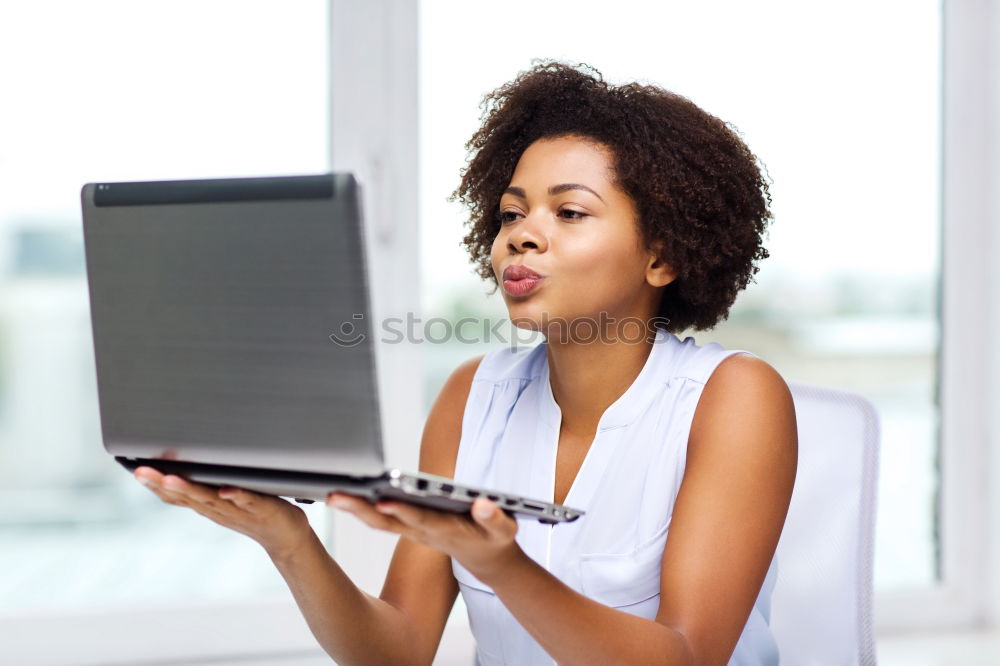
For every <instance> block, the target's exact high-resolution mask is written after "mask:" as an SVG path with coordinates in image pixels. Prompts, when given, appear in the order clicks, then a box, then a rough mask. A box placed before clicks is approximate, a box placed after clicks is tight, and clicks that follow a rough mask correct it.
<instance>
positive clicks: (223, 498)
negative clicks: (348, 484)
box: [133, 467, 312, 557]
mask: <svg viewBox="0 0 1000 666" xmlns="http://www.w3.org/2000/svg"><path fill="white" fill-rule="evenodd" d="M133 475H134V476H135V478H136V479H137V480H138V481H139V482H140V483H142V484H143V485H145V486H146V487H147V488H149V489H150V490H152V491H153V492H154V493H155V494H156V495H157V496H158V497H159V498H160V499H162V500H163V501H164V502H166V503H167V504H173V505H175V506H186V507H188V508H190V509H194V510H195V511H196V512H198V513H200V514H201V515H203V516H205V517H206V518H208V519H209V520H211V521H213V522H215V523H218V524H219V525H222V526H223V527H228V528H229V529H231V530H235V531H236V532H239V533H240V534H245V535H246V536H248V537H250V538H251V539H253V540H254V541H256V542H258V543H259V544H260V545H261V546H263V547H264V549H265V550H266V551H267V552H268V553H269V554H270V555H271V556H272V557H276V556H278V557H280V556H284V555H286V554H288V553H289V552H291V551H293V550H294V549H295V548H297V547H298V546H299V544H301V543H302V542H303V541H305V539H306V538H307V537H309V536H312V527H311V526H310V525H309V519H308V517H307V516H306V514H305V512H304V511H303V510H302V509H301V508H299V507H298V506H296V505H294V504H292V503H291V502H289V501H287V500H284V499H282V498H280V497H274V496H272V495H262V494H259V493H255V492H251V491H249V490H244V489H242V488H233V487H228V486H226V487H222V488H214V487H212V486H208V485H204V484H200V483H192V482H190V481H187V480H186V479H183V478H181V477H179V476H176V475H174V474H162V473H160V472H158V471H157V470H155V469H153V468H152V467H137V468H136V470H135V472H134V474H133Z"/></svg>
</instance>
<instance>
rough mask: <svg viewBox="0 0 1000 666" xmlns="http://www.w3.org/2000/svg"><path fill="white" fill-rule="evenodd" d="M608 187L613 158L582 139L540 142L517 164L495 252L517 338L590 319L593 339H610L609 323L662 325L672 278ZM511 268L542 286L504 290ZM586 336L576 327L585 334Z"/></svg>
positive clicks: (628, 205)
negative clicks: (596, 334) (606, 335)
mask: <svg viewBox="0 0 1000 666" xmlns="http://www.w3.org/2000/svg"><path fill="white" fill-rule="evenodd" d="M612 177H613V171H612V156H611V153H610V152H609V151H608V149H606V148H605V147H603V146H602V145H600V144H597V143H594V142H593V141H589V140H587V139H582V138H579V137H559V138H549V139H540V140H538V141H536V142H534V143H533V144H531V145H530V146H528V148H527V149H526V150H525V151H524V153H523V154H522V155H521V158H520V160H519V161H518V163H517V167H516V168H515V169H514V174H513V176H512V177H511V180H510V184H509V186H508V188H507V190H506V191H505V192H504V194H503V196H502V197H501V198H500V207H499V211H500V212H499V217H500V231H499V233H498V234H497V237H496V239H494V241H493V247H492V251H491V259H492V263H493V272H494V274H495V275H496V277H497V281H498V282H499V283H500V285H501V289H502V291H503V298H504V301H505V302H506V304H507V309H508V312H509V314H510V318H511V320H512V321H513V322H514V324H515V325H516V326H518V327H519V328H527V329H530V330H541V331H544V332H545V333H547V334H552V333H554V332H557V331H565V330H567V329H566V328H565V326H566V325H568V324H571V323H573V322H576V321H577V320H579V319H581V318H587V319H590V320H592V321H593V322H594V323H593V325H592V326H593V327H594V328H593V330H595V331H596V330H605V331H608V330H611V329H609V328H608V325H609V324H611V326H612V328H614V325H613V322H616V321H617V322H621V321H622V320H623V319H625V318H628V317H637V318H639V319H640V320H641V321H643V322H646V321H648V320H649V319H650V318H651V317H653V316H655V315H656V312H657V306H658V304H659V298H660V295H661V293H662V287H663V286H664V285H665V284H667V283H668V282H670V281H671V280H672V279H673V277H674V276H673V274H672V273H671V272H670V270H669V268H668V267H667V266H665V265H664V264H663V262H662V261H659V260H658V259H657V257H656V255H655V254H654V253H653V252H651V251H649V250H647V249H645V248H644V247H643V243H642V236H641V234H640V232H639V228H638V226H637V224H638V221H637V211H636V208H635V205H634V203H633V202H632V200H631V198H630V197H629V196H628V195H626V194H625V193H624V192H623V191H622V190H620V189H619V188H618V187H616V186H614V185H613V184H612ZM511 267H525V268H528V269H531V270H533V271H534V272H536V273H538V274H539V275H540V276H541V278H540V279H537V280H534V279H532V278H530V277H529V278H523V279H521V280H519V281H505V280H504V277H505V276H504V272H505V270H509V269H511ZM508 275H509V274H508ZM515 277H516V276H515ZM602 312H603V313H606V314H604V315H601V313H602ZM563 322H565V323H563ZM553 323H555V325H556V326H559V328H553ZM590 328H591V327H590V326H580V327H579V330H580V334H581V335H587V331H589V330H590ZM570 330H571V331H572V330H577V325H576V324H573V327H572V329H570ZM632 330H634V329H632ZM633 335H634V333H633Z"/></svg>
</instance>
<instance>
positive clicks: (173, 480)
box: [161, 474, 223, 509]
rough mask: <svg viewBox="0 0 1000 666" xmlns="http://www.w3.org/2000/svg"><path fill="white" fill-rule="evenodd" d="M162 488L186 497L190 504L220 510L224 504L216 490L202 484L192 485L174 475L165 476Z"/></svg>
mask: <svg viewBox="0 0 1000 666" xmlns="http://www.w3.org/2000/svg"><path fill="white" fill-rule="evenodd" d="M161 487H162V488H163V489H164V490H167V491H169V492H172V493H174V494H175V495H179V496H182V497H184V499H186V500H188V501H189V502H193V503H197V504H202V505H204V506H207V507H209V508H213V509H214V508H218V507H219V506H220V505H221V504H223V500H222V498H220V497H219V495H218V493H217V492H216V490H215V489H214V488H211V487H210V486H206V485H203V484H200V483H192V482H190V481H188V480H187V479H184V478H182V477H180V476H177V475H174V474H167V475H166V476H164V477H163V481H162V483H161Z"/></svg>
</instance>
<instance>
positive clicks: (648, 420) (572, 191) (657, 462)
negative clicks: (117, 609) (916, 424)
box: [136, 62, 797, 666]
mask: <svg viewBox="0 0 1000 666" xmlns="http://www.w3.org/2000/svg"><path fill="white" fill-rule="evenodd" d="M590 71H591V72H593V73H588V71H587V68H585V66H578V67H571V66H568V65H565V64H562V63H558V62H542V63H538V64H536V65H535V66H534V67H533V68H532V69H530V70H528V71H526V72H522V73H521V74H520V75H519V76H518V77H517V78H516V79H514V80H513V81H511V82H510V83H508V84H506V85H504V86H502V87H501V88H499V89H497V90H496V91H494V92H493V93H491V94H489V95H487V97H486V98H485V100H484V105H485V109H486V113H485V117H484V122H483V125H482V127H481V128H480V130H479V131H478V132H477V133H476V134H475V136H473V138H472V140H471V141H470V142H469V144H468V145H467V147H468V148H469V149H470V151H471V153H472V159H471V161H470V163H469V165H468V167H467V168H466V169H465V170H464V172H463V178H462V182H461V185H460V186H459V188H458V189H457V190H456V192H455V195H454V196H455V197H456V198H458V199H461V200H462V201H463V202H464V203H465V204H466V205H468V207H469V208H470V210H471V213H472V218H471V228H470V230H469V233H468V235H467V236H466V237H465V239H464V246H465V247H466V248H467V249H468V250H469V252H470V254H471V257H472V260H473V261H474V262H475V263H476V265H477V270H478V273H479V274H480V275H481V276H482V277H483V278H484V279H487V280H490V281H492V282H493V283H495V284H497V285H498V286H502V288H503V297H504V301H505V303H506V305H507V307H508V309H509V313H510V317H511V320H512V321H513V322H514V323H515V324H516V325H517V326H519V327H522V328H527V329H532V330H537V331H541V332H542V333H543V334H544V338H545V341H544V342H542V343H540V344H539V345H537V346H535V347H533V348H530V349H519V350H516V351H511V350H510V349H498V350H496V351H493V352H490V353H488V354H486V355H484V356H480V357H478V358H474V359H471V360H469V361H467V362H465V363H463V364H462V365H460V366H459V367H458V368H457V369H456V370H455V371H454V372H453V373H452V375H451V376H450V377H449V378H448V380H447V382H446V383H445V385H444V387H443V388H442V390H441V393H440V395H439V396H438V398H437V400H436V402H435V403H434V406H433V408H432V409H431V412H430V415H429V416H428V419H427V423H426V426H425V429H424V433H423V439H422V442H421V450H420V469H421V470H422V471H424V472H428V473H431V474H437V475H441V476H446V477H453V478H456V479H458V480H459V481H462V482H466V483H471V484H475V485H482V486H486V487H496V488H502V489H504V490H505V491H511V492H515V493H518V494H522V495H524V496H527V497H538V498H551V499H552V501H554V502H556V503H561V504H567V505H569V506H572V507H575V508H579V509H583V510H584V511H586V515H585V516H583V517H582V518H581V519H579V520H577V521H575V522H573V523H569V524H563V525H555V526H548V525H543V524H541V523H538V522H536V521H534V520H531V519H521V518H518V519H515V518H512V517H510V516H509V515H508V514H506V513H505V512H504V511H501V510H498V507H497V506H495V505H494V504H493V503H492V502H490V501H489V500H486V499H482V498H480V499H478V500H476V503H475V505H474V506H473V511H472V515H471V516H467V515H455V514H448V513H443V512H438V511H434V510H430V509H422V508H417V507H414V506H411V505H407V504H404V503H400V502H381V503H379V504H378V505H372V504H370V503H369V502H367V501H365V500H362V499H359V498H356V497H350V496H347V495H344V494H340V493H336V494H332V495H331V496H330V498H329V499H328V503H329V504H330V505H332V506H335V507H338V508H340V509H343V510H346V511H350V512H352V513H353V514H355V515H356V516H357V517H358V518H359V519H361V520H363V521H364V522H366V523H367V524H369V525H371V526H372V527H374V528H377V529H381V530H386V531H389V532H393V533H396V534H399V535H400V536H401V537H404V538H401V539H399V541H398V543H397V546H396V551H395V554H394V556H393V558H392V562H391V564H390V567H389V571H388V573H387V577H386V581H385V585H384V587H383V589H382V592H381V594H380V595H379V597H378V598H376V597H373V596H371V595H369V594H367V593H365V592H362V591H361V590H359V589H358V588H357V587H356V586H355V585H354V584H353V583H352V582H351V581H350V579H349V578H348V577H347V576H346V575H345V574H344V572H343V571H342V570H341V569H340V567H339V566H338V565H337V564H336V563H335V562H334V561H333V560H332V559H331V558H330V557H329V555H328V554H327V552H326V550H325V549H324V547H323V544H322V543H321V542H320V540H319V539H318V537H317V536H316V535H315V533H314V532H313V531H312V530H311V529H310V528H309V524H308V522H307V521H306V519H305V515H304V514H303V512H302V511H301V510H300V509H299V508H298V507H296V506H295V505H294V504H292V503H290V502H287V501H285V500H283V499H280V498H274V497H269V496H264V495H259V494H255V493H251V492H247V491H244V490H238V489H233V488H223V489H220V490H215V489H212V488H209V487H206V486H200V485H197V484H192V483H188V482H186V481H184V480H183V479H180V478H178V477H175V476H165V477H164V476H163V475H161V474H159V473H157V472H156V471H155V470H152V469H150V468H140V469H138V470H136V477H137V478H138V479H139V480H140V481H142V482H144V483H147V484H148V485H149V486H150V487H151V488H152V490H153V491H154V492H155V493H156V494H157V495H159V496H160V497H161V498H162V499H164V501H166V502H169V503H171V504H178V505H182V506H187V507H190V508H192V509H194V510H195V511H197V512H199V513H201V514H203V515H205V516H207V517H208V518H210V519H212V520H214V521H215V522H217V523H220V524H222V525H224V526H226V527H229V528H232V529H234V530H236V531H239V532H242V533H243V534H246V535H248V536H250V537H251V538H253V539H255V540H257V541H258V542H260V543H261V545H262V546H263V547H264V548H265V549H266V550H267V552H268V553H269V554H270V556H271V558H272V560H273V561H274V563H275V565H276V566H277V567H278V569H279V571H280V572H281V574H282V576H283V577H284V578H285V580H286V581H287V582H288V585H289V587H290V589H291V591H292V593H293V594H294V596H295V599H296V601H297V602H298V604H299V607H300V608H301V610H302V612H303V613H304V615H305V617H306V620H307V621H308V623H309V626H310V628H311V629H312V631H313V633H314V634H315V635H316V637H317V639H318V640H319V642H320V644H321V645H322V646H323V647H324V648H325V649H326V651H327V652H328V653H329V654H330V655H331V656H332V657H333V658H334V659H335V660H336V661H337V662H338V663H340V664H344V665H346V664H411V663H412V664H429V663H431V661H432V660H433V656H434V654H435V652H436V650H437V646H438V643H439V641H440V638H441V634H442V631H443V628H444V625H445V621H446V619H447V617H448V614H449V612H450V610H451V608H452V605H453V604H454V601H455V598H456V596H457V594H458V593H459V592H461V593H462V595H463V598H464V600H465V602H466V605H467V606H468V609H469V615H470V621H471V625H472V630H473V633H474V634H475V638H476V643H477V649H478V660H479V662H480V663H481V664H483V665H484V666H485V665H487V664H515V665H518V666H521V665H527V664H550V663H553V662H558V663H565V664H600V665H602V666H603V665H604V664H612V663H622V664H691V665H693V664H698V665H701V664H719V665H724V664H730V665H740V666H749V665H757V664H777V663H778V654H777V648H776V646H775V643H774V640H773V637H772V635H771V632H770V630H769V628H768V616H769V607H770V596H771V590H772V588H773V585H774V577H775V571H776V568H775V565H776V563H775V559H774V552H775V548H776V546H777V543H778V538H779V536H780V534H781V529H782V525H783V524H784V520H785V515H786V512H787V509H788V505H789V501H790V498H791V493H792V487H793V484H794V480H795V470H796V464H797V440H796V424H795V413H794V409H793V404H792V399H791V395H790V393H789V391H788V388H787V386H786V384H785V382H784V381H783V380H782V378H781V377H780V375H779V374H778V373H777V372H775V370H774V369H773V368H772V367H771V366H769V365H768V364H767V363H765V362H764V361H762V360H760V359H758V358H757V357H755V356H753V355H752V354H749V353H746V352H740V351H739V350H728V349H724V348H723V347H721V346H720V345H718V344H715V343H712V344H707V345H704V346H698V345H696V344H695V343H694V339H693V338H686V339H685V340H684V341H681V340H680V339H679V338H678V337H677V336H676V335H675V334H676V333H677V332H680V331H683V330H687V329H689V328H694V329H707V328H711V327H712V326H714V325H715V324H716V323H718V322H719V321H720V320H722V319H724V318H725V317H726V316H727V313H728V310H729V308H730V306H731V305H732V303H733V302H734V300H735V298H736V295H737V293H738V292H739V291H740V290H742V289H743V288H745V287H746V286H747V284H748V282H749V281H750V280H751V278H752V276H753V274H754V273H756V272H757V267H756V262H757V261H758V260H760V259H763V258H766V257H767V251H766V250H765V249H764V248H763V247H762V245H761V237H762V235H763V233H764V231H765V227H766V224H767V222H768V221H769V219H770V213H769V210H768V205H769V202H770V198H769V195H768V191H767V186H766V184H765V182H764V180H763V179H762V177H761V174H760V171H759V169H758V167H757V164H756V160H755V158H754V156H753V155H752V154H751V152H750V151H749V150H748V149H747V147H746V146H745V145H744V143H743V142H742V141H741V140H740V139H739V137H738V136H737V134H736V133H735V132H734V131H733V130H731V129H730V128H729V127H728V126H727V125H726V124H725V123H723V122H722V121H720V120H718V119H717V118H715V117H713V116H711V115H709V114H707V113H705V112H704V111H702V110H701V109H699V108H698V107H697V106H695V105H694V104H692V103H691V102H690V101H688V100H687V99H685V98H683V97H680V96H677V95H675V94H672V93H670V92H667V91H665V90H662V89H660V88H657V87H654V86H640V85H637V84H629V85H623V86H617V87H616V86H612V85H609V84H607V83H606V82H604V81H603V79H602V78H601V76H600V74H599V73H597V72H596V71H594V70H592V69H591V70H590Z"/></svg>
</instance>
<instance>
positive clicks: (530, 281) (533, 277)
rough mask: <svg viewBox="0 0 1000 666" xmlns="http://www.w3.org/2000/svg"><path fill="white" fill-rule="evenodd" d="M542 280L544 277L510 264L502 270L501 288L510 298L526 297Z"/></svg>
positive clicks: (525, 268) (520, 265) (524, 267)
mask: <svg viewBox="0 0 1000 666" xmlns="http://www.w3.org/2000/svg"><path fill="white" fill-rule="evenodd" d="M543 279H545V276H544V275H541V274H540V273H538V272H537V271H534V270H532V269H530V268H528V267H527V266H524V265H522V264H511V265H510V266H508V267H507V268H505V269H503V288H504V291H506V292H507V293H508V294H510V295H511V296H527V295H528V294H530V293H531V292H532V291H534V290H535V288H536V287H537V286H538V284H539V283H540V282H541V281H542V280H543Z"/></svg>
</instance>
